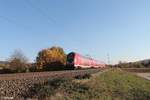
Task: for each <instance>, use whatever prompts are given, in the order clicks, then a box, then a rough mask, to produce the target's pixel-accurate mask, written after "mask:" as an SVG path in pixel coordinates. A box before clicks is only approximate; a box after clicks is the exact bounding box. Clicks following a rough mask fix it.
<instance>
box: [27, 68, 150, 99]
mask: <svg viewBox="0 0 150 100" xmlns="http://www.w3.org/2000/svg"><path fill="white" fill-rule="evenodd" d="M25 97H30V98H38V99H41V100H43V98H45V100H46V99H47V100H150V81H148V80H145V79H143V78H140V77H137V76H135V75H134V74H132V73H128V72H124V71H121V70H119V69H113V70H111V71H108V72H105V73H102V74H95V75H92V76H91V75H85V76H84V77H77V78H76V79H75V78H70V79H66V78H64V79H62V78H61V79H60V78H58V79H53V80H49V81H48V82H46V83H45V84H36V85H34V87H33V88H31V89H30V91H29V95H26V96H25Z"/></svg>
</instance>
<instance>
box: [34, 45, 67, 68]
mask: <svg viewBox="0 0 150 100" xmlns="http://www.w3.org/2000/svg"><path fill="white" fill-rule="evenodd" d="M65 64H66V54H65V52H64V50H63V49H62V48H61V47H55V46H54V47H51V48H47V49H43V50H41V51H40V52H39V53H38V56H37V58H36V66H37V69H38V70H62V69H64V66H65Z"/></svg>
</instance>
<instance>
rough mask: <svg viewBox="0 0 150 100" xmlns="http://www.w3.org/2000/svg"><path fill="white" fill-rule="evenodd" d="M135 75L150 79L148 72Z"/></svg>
mask: <svg viewBox="0 0 150 100" xmlns="http://www.w3.org/2000/svg"><path fill="white" fill-rule="evenodd" d="M137 75H138V76H140V77H143V78H145V79H148V80H150V73H137Z"/></svg>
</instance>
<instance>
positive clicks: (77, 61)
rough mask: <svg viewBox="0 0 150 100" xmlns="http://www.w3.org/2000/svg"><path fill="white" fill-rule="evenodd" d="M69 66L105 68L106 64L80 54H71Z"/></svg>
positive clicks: (68, 59) (69, 55) (68, 57)
mask: <svg viewBox="0 0 150 100" xmlns="http://www.w3.org/2000/svg"><path fill="white" fill-rule="evenodd" d="M67 65H68V66H72V68H75V69H80V68H105V67H106V64H105V63H103V62H100V61H97V60H94V59H92V58H88V57H84V56H82V55H80V54H78V53H75V52H71V53H69V54H68V55H67Z"/></svg>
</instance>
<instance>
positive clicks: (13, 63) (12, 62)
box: [9, 50, 28, 72]
mask: <svg viewBox="0 0 150 100" xmlns="http://www.w3.org/2000/svg"><path fill="white" fill-rule="evenodd" d="M27 63H28V59H27V57H26V56H25V55H24V54H23V52H22V51H21V50H15V51H14V52H13V54H12V55H11V56H10V58H9V67H10V69H11V70H13V71H14V72H25V71H26V69H27Z"/></svg>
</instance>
